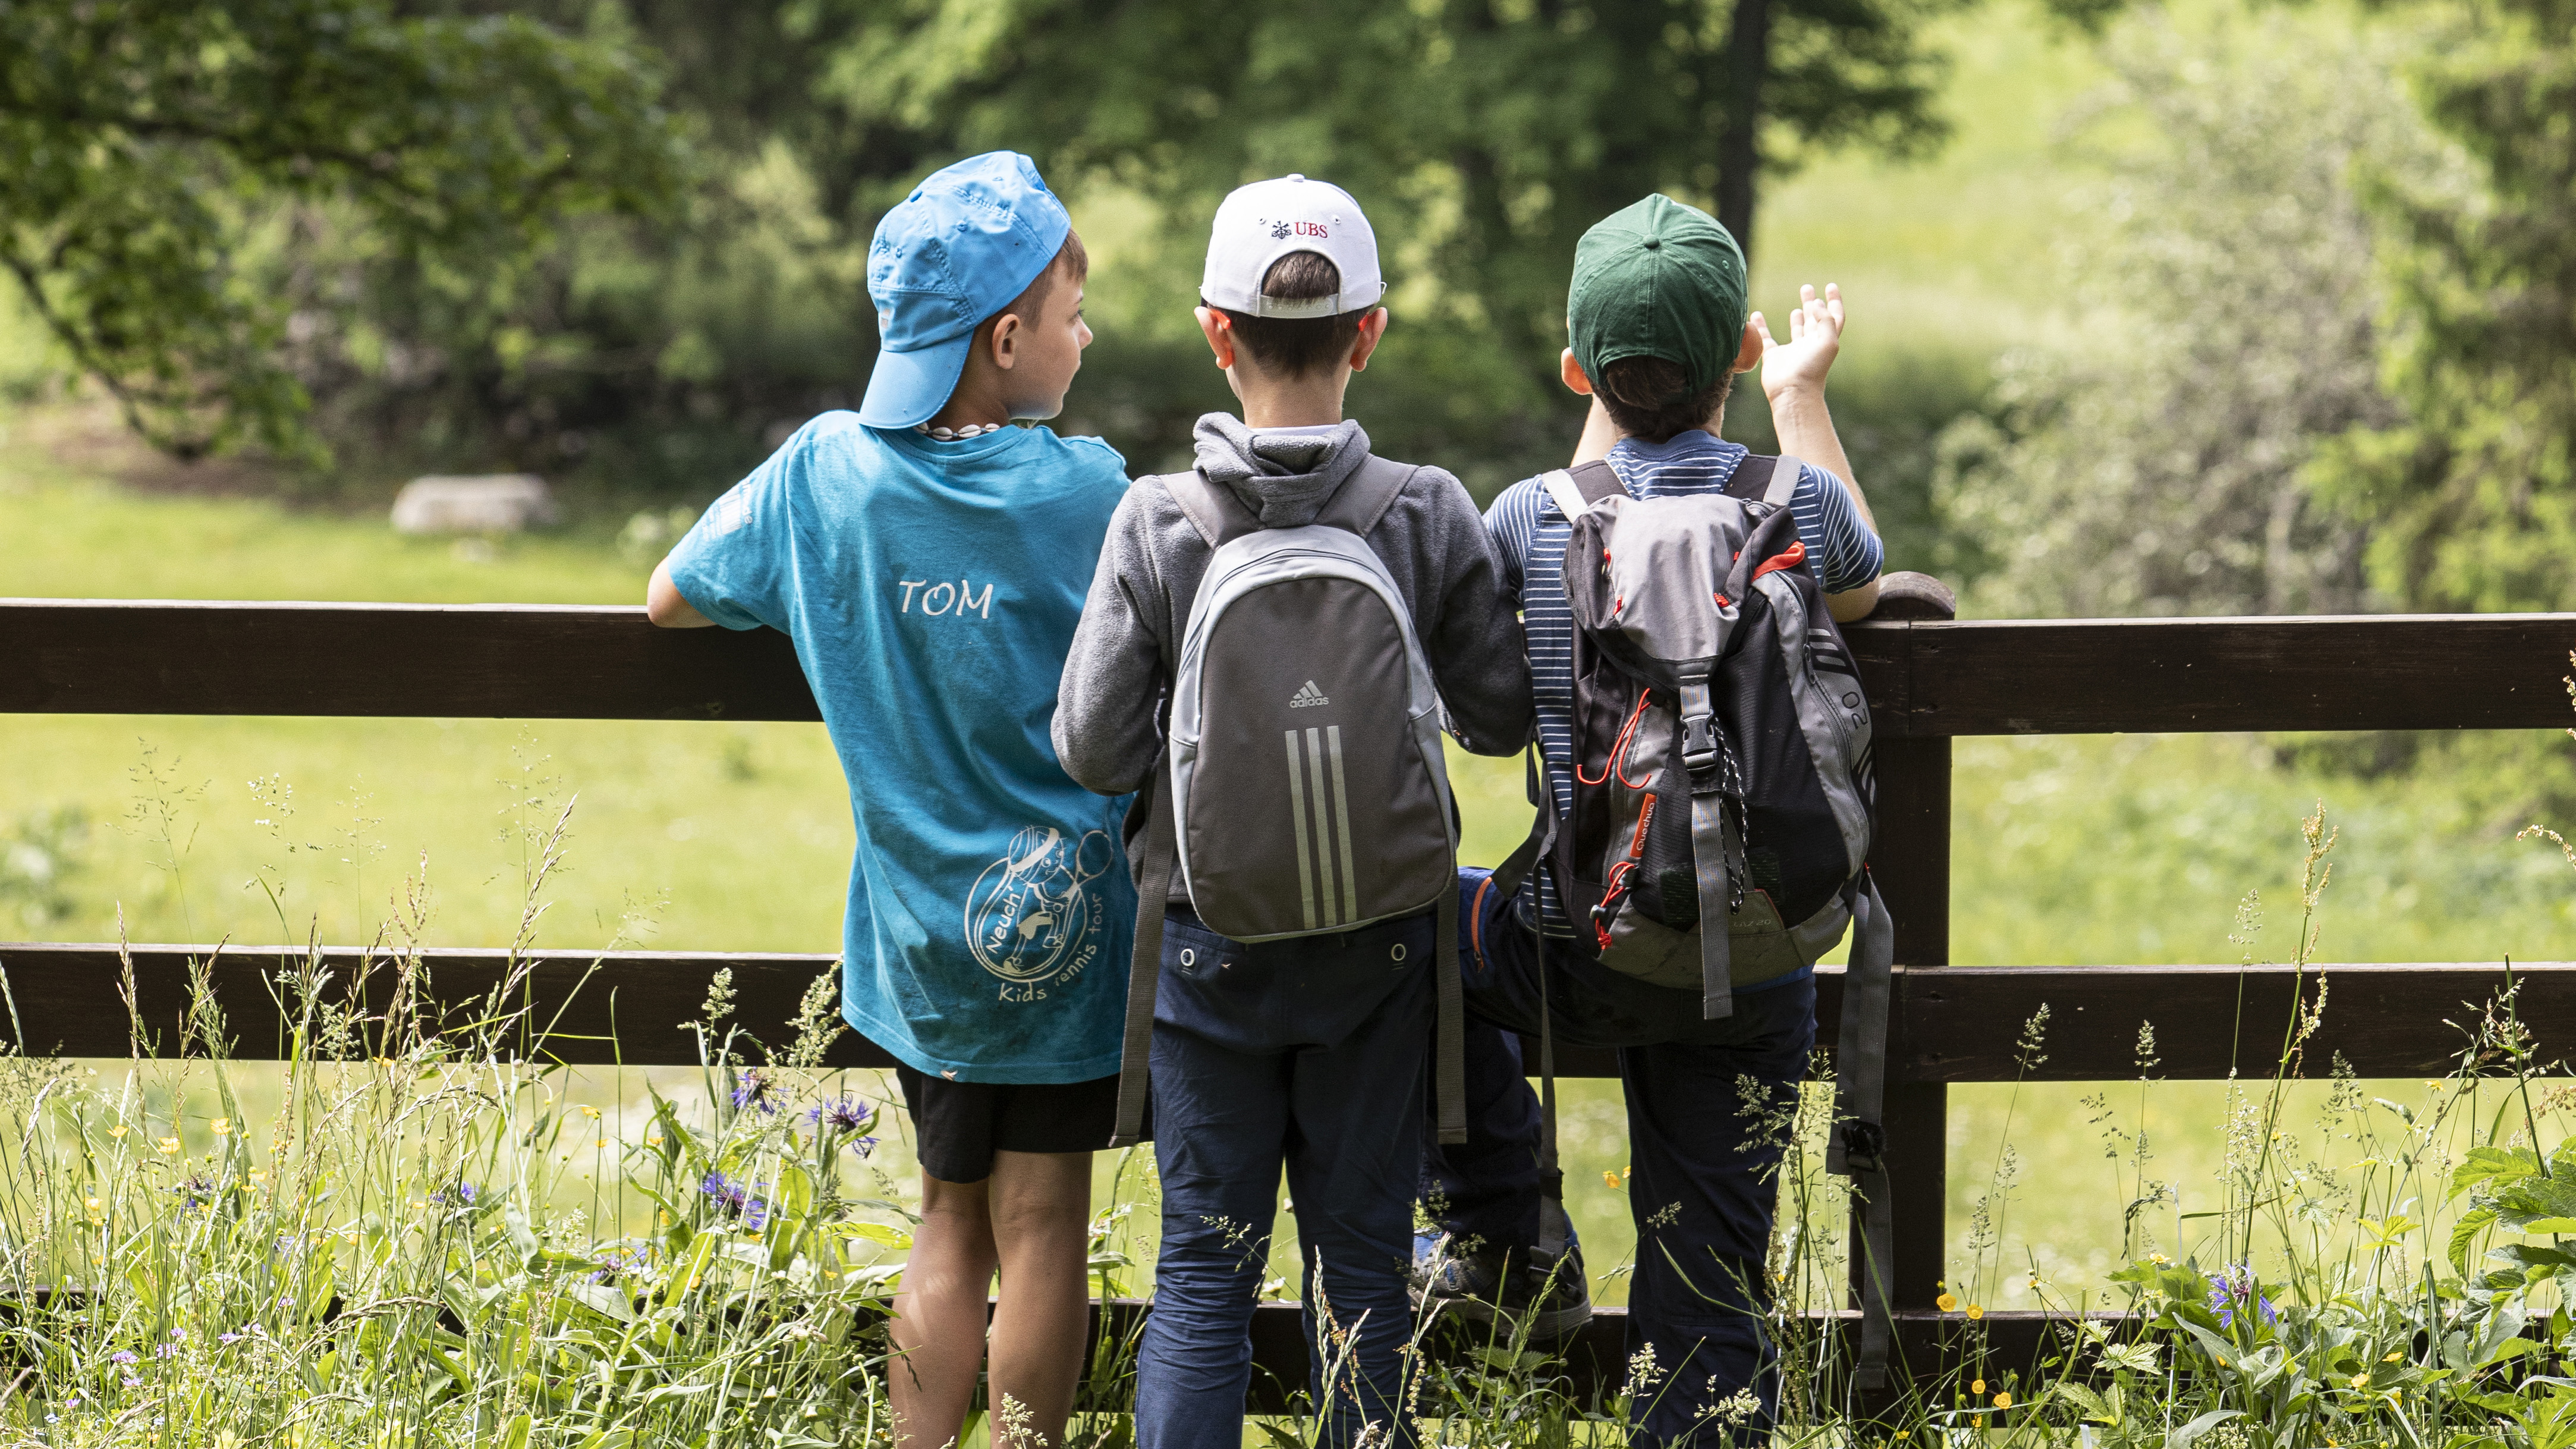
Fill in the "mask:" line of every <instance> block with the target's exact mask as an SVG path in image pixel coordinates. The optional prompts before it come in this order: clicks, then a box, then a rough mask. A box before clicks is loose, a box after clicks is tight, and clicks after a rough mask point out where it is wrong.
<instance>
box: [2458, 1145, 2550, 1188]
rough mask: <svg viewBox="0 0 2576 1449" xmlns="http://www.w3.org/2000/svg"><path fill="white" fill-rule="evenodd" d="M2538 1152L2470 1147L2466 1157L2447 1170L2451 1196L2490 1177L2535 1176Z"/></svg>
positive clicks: (2538, 1172) (2538, 1170)
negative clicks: (2448, 1171) (2463, 1160)
mask: <svg viewBox="0 0 2576 1449" xmlns="http://www.w3.org/2000/svg"><path fill="white" fill-rule="evenodd" d="M2539 1174H2540V1154H2539V1153H2537V1152H2534V1151H2532V1150H2531V1149H2530V1148H2528V1147H2514V1148H2504V1147H2472V1148H2470V1149H2469V1155H2468V1160H2467V1161H2465V1162H2463V1163H2461V1164H2460V1165H2459V1166H2457V1167H2455V1168H2452V1169H2451V1196H2453V1197H2458V1196H2459V1195H2460V1194H2461V1193H2463V1192H2466V1191H2468V1190H2469V1189H2470V1188H2472V1187H2475V1186H2476V1185H2478V1184H2479V1183H2481V1182H2486V1181H2489V1180H2491V1179H2494V1178H2520V1177H2537V1176H2539Z"/></svg>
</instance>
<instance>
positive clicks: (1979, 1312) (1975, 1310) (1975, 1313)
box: [1968, 1303, 1986, 1319]
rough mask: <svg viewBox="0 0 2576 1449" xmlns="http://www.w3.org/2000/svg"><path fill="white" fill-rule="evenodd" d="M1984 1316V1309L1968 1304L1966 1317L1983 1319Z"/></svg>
mask: <svg viewBox="0 0 2576 1449" xmlns="http://www.w3.org/2000/svg"><path fill="white" fill-rule="evenodd" d="M1985 1316H1986V1310H1985V1309H1983V1308H1980V1307H1978V1306H1977V1305H1976V1304H1974V1303H1971V1304H1969V1305H1968V1317H1970V1318H1971V1319H1977V1318H1983V1317H1985Z"/></svg>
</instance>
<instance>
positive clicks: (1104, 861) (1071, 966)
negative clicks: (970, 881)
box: [965, 826, 1125, 1001]
mask: <svg viewBox="0 0 2576 1449" xmlns="http://www.w3.org/2000/svg"><path fill="white" fill-rule="evenodd" d="M1124 869H1125V863H1124V862H1123V861H1121V860H1120V859H1119V851H1118V846H1117V842H1116V841H1115V840H1113V839H1112V838H1111V837H1110V834H1109V832H1108V831H1105V830H1092V831H1086V832H1084V833H1083V834H1082V835H1081V836H1080V837H1078V838H1068V837H1067V836H1066V835H1065V834H1064V832H1062V831H1060V830H1057V829H1056V828H1054V827H1053V826H1044V827H1037V826H1032V827H1030V828H1028V829H1025V830H1022V831H1021V832H1020V833H1019V834H1017V835H1014V836H1012V837H1011V848H1010V849H1009V850H1008V851H1006V852H1004V853H1003V855H1002V857H1001V859H999V860H996V861H994V862H993V863H992V864H991V865H989V866H986V867H985V868H984V873H983V874H982V875H979V876H977V877H976V878H975V884H974V886H973V887H972V888H970V889H969V890H968V891H967V893H966V922H965V934H966V945H967V949H969V950H971V951H973V952H974V953H975V963H976V964H977V965H979V966H982V967H983V968H984V969H985V970H987V971H990V972H992V973H993V974H994V975H995V976H997V977H1000V978H1001V981H1002V990H1001V999H1002V1000H1004V1001H1043V1000H1045V999H1046V997H1047V990H1046V987H1047V983H1049V982H1051V981H1054V980H1056V979H1058V978H1059V977H1064V976H1070V975H1073V974H1076V973H1079V972H1081V971H1084V970H1087V969H1088V968H1089V967H1091V966H1092V965H1093V964H1094V963H1095V962H1096V961H1097V960H1098V959H1099V956H1100V950H1101V945H1102V942H1103V940H1104V939H1105V938H1106V936H1107V935H1108V924H1109V923H1108V921H1107V920H1106V919H1105V918H1104V916H1103V913H1102V908H1101V902H1100V892H1099V891H1098V890H1097V889H1096V888H1095V887H1094V884H1093V883H1094V882H1096V881H1098V880H1099V879H1100V878H1101V877H1102V876H1105V875H1108V874H1109V873H1111V872H1112V871H1123V870H1124Z"/></svg>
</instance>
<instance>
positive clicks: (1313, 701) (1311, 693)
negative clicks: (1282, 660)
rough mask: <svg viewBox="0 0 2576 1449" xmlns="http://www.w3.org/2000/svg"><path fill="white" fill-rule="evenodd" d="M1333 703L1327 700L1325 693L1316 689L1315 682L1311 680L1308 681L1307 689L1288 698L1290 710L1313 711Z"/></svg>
mask: <svg viewBox="0 0 2576 1449" xmlns="http://www.w3.org/2000/svg"><path fill="white" fill-rule="evenodd" d="M1331 703H1332V700H1330V699H1328V698H1326V697H1325V695H1324V692H1323V691H1322V690H1320V689H1317V688H1316V687H1315V681H1313V680H1311V679H1309V680H1307V681H1306V687H1305V688H1303V689H1301V690H1298V691H1297V692H1296V693H1295V694H1292V695H1290V696H1288V707H1289V708H1290V709H1313V708H1315V707H1316V706H1318V705H1325V704H1331Z"/></svg>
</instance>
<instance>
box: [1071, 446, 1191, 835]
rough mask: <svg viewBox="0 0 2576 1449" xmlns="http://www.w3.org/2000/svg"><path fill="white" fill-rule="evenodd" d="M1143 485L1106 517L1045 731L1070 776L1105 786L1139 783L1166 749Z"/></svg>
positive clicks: (1156, 592)
mask: <svg viewBox="0 0 2576 1449" xmlns="http://www.w3.org/2000/svg"><path fill="white" fill-rule="evenodd" d="M1147 486H1148V485H1145V484H1139V485H1137V486H1135V487H1132V488H1130V489H1128V490H1127V496H1126V497H1125V498H1123V499H1121V500H1120V501H1119V504H1118V511H1117V513H1116V514H1115V515H1114V516H1112V517H1111V519H1110V520H1109V537H1108V538H1107V539H1106V540H1104V541H1103V543H1102V544H1101V548H1100V567H1099V569H1098V570H1097V571H1096V572H1095V573H1094V574H1093V575H1092V579H1091V593H1090V595H1089V596H1088V597H1087V598H1085V599H1084V601H1083V605H1082V619H1081V622H1079V623H1077V624H1075V625H1074V629H1073V647H1072V648H1071V649H1070V650H1068V651H1066V654H1065V661H1064V677H1063V679H1062V680H1061V681H1060V682H1059V683H1058V684H1057V686H1056V702H1055V720H1054V722H1053V723H1052V724H1051V725H1050V726H1049V730H1048V733H1049V735H1050V737H1051V738H1052V739H1053V740H1054V741H1055V755H1056V763H1058V764H1059V765H1062V766H1063V767H1064V772H1065V773H1066V774H1068V775H1070V776H1072V777H1073V780H1074V783H1075V784H1078V785H1080V786H1082V787H1083V788H1084V789H1086V790H1090V791H1094V792H1096V793H1098V794H1102V795H1124V794H1126V793H1127V792H1128V791H1130V790H1134V789H1138V788H1140V787H1141V786H1143V785H1144V784H1145V783H1146V782H1147V781H1148V780H1149V779H1150V778H1151V777H1152V775H1153V770H1154V761H1155V759H1156V758H1157V757H1159V756H1160V755H1161V753H1162V748H1163V740H1162V730H1161V726H1160V725H1159V723H1158V722H1157V720H1156V718H1155V714H1156V711H1157V709H1158V708H1159V707H1160V706H1161V704H1162V694H1163V642H1162V636H1161V635H1160V634H1159V633H1158V632H1157V631H1156V629H1155V623H1156V617H1157V605H1158V603H1159V601H1160V599H1161V592H1160V589H1159V588H1158V586H1157V584H1156V581H1155V579H1154V576H1153V556H1152V550H1151V548H1150V547H1149V545H1148V542H1147V540H1148V537H1149V535H1150V533H1151V527H1150V525H1149V523H1148V522H1147V520H1146V519H1145V518H1144V516H1143V509H1142V506H1141V499H1142V496H1143V495H1144V493H1145V492H1146V489H1147ZM1155 491H1156V492H1160V491H1161V490H1160V489H1159V488H1156V489H1155ZM1181 526H1183V527H1187V526H1188V524H1187V521H1186V520H1184V521H1183V523H1182V525H1181Z"/></svg>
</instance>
